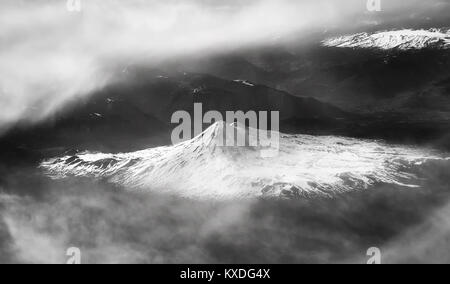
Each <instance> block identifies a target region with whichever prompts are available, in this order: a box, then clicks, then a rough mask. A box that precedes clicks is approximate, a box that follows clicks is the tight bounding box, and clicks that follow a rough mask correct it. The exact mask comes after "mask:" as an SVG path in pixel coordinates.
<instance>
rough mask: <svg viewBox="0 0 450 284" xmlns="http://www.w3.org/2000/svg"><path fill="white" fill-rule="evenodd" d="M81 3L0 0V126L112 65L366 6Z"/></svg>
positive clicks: (246, 41) (47, 106)
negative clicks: (75, 7) (78, 6)
mask: <svg viewBox="0 0 450 284" xmlns="http://www.w3.org/2000/svg"><path fill="white" fill-rule="evenodd" d="M401 2H402V1H389V3H384V2H383V8H384V9H386V10H387V11H389V12H392V13H395V14H396V16H399V14H400V16H399V17H400V18H401V17H402V16H403V17H408V16H409V15H407V13H402V11H403V12H404V11H405V9H406V8H405V7H406V6H405V5H404V4H400V3H401ZM81 3H82V11H81V12H80V13H76V12H69V11H68V10H67V7H66V4H67V3H66V0H38V1H31V0H21V1H18V0H5V1H2V2H1V3H0V41H1V45H0V130H1V129H3V130H4V129H5V128H7V127H9V126H11V125H12V124H14V123H17V122H19V121H22V122H35V121H38V120H40V119H42V118H44V117H46V116H47V115H49V114H50V113H52V112H54V111H55V110H57V109H59V108H61V107H62V106H63V105H65V104H66V103H67V102H69V101H71V100H76V99H77V98H79V97H80V96H85V95H87V94H89V93H92V92H93V91H95V90H96V89H99V88H102V87H103V86H105V85H106V84H109V83H111V82H114V80H117V77H116V74H117V72H116V70H122V69H123V68H125V67H126V66H128V65H130V64H135V63H139V64H147V65H152V64H154V63H155V62H157V61H159V60H164V59H167V58H172V57H176V56H180V57H183V56H189V55H190V54H196V55H198V54H205V55H206V54H208V53H213V52H215V51H219V50H220V51H226V50H233V49H237V48H241V47H248V46H255V45H264V44H269V43H272V42H273V41H274V39H276V38H279V37H280V36H294V35H295V37H298V38H301V37H302V34H303V33H304V32H305V31H311V30H315V29H319V30H320V29H322V28H325V27H345V26H352V27H354V26H355V21H354V17H355V15H364V14H367V10H366V1H365V0H347V1H333V0H321V1H316V0H314V1H312V0H304V1H294V0H277V1H271V0H253V1H239V0H234V1H206V0H189V1H186V0H183V1H180V0H170V1H154V0H153V1H141V0H130V1H117V0H110V1H104V0H102V1H100V0H89V1H86V0H82V1H81ZM417 3H420V2H419V1H410V3H408V4H407V6H408V7H409V6H413V5H415V4H417ZM438 3H440V1H437V0H436V1H431V3H430V1H427V5H426V6H427V7H435V6H436V5H438ZM418 7H419V8H418V9H422V8H423V5H420V6H418ZM368 17H369V18H370V15H368Z"/></svg>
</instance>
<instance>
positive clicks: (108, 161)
mask: <svg viewBox="0 0 450 284" xmlns="http://www.w3.org/2000/svg"><path fill="white" fill-rule="evenodd" d="M224 127H225V126H224V123H216V124H214V125H213V126H211V127H210V128H208V129H207V130H206V131H205V132H204V133H202V134H201V135H199V136H197V137H195V138H194V139H192V140H189V141H186V142H183V143H180V144H178V145H175V146H167V147H158V148H152V149H147V150H143V151H138V152H133V153H121V154H104V153H89V152H85V153H81V154H79V155H75V156H65V157H60V158H54V159H50V160H47V161H44V162H42V164H41V166H40V168H42V169H43V170H44V171H45V172H46V174H47V175H48V176H50V177H51V178H54V179H64V178H67V177H89V178H94V179H102V180H106V181H108V182H110V183H113V184H117V185H120V186H125V187H126V188H129V189H131V190H136V191H142V192H146V191H150V192H158V193H167V194H173V195H177V196H181V197H185V198H192V199H206V200H211V199H212V200H230V199H247V198H259V197H269V198H280V197H281V198H292V199H295V198H309V197H316V196H329V197H332V196H335V195H336V194H339V193H344V192H349V191H354V190H362V189H367V188H369V187H370V186H373V185H375V184H378V183H386V184H395V185H398V186H404V187H417V186H418V184H417V182H418V180H417V177H416V176H415V175H414V174H413V171H412V169H414V168H416V167H422V166H423V165H424V164H425V163H427V162H429V161H431V160H434V161H439V162H443V163H448V158H444V157H443V156H441V155H439V154H436V153H432V152H430V151H426V150H421V149H415V148H409V147H402V146H390V145H386V144H383V143H380V142H377V141H367V140H359V139H352V138H343V137H331V136H325V137H315V136H308V135H281V141H280V153H279V155H278V156H276V157H273V158H262V157H261V156H260V155H259V151H258V149H255V148H254V147H221V146H218V142H217V141H218V137H219V135H220V134H222V133H223V129H224ZM235 127H238V126H235ZM239 130H240V131H242V129H238V131H239ZM446 159H447V160H446Z"/></svg>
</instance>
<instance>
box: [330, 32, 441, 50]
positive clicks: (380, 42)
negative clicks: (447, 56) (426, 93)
mask: <svg viewBox="0 0 450 284" xmlns="http://www.w3.org/2000/svg"><path fill="white" fill-rule="evenodd" d="M322 44H323V45H324V46H327V47H339V48H374V49H382V50H391V49H398V50H417V49H424V48H440V49H447V48H450V30H445V29H429V30H412V29H404V30H395V31H381V32H375V33H359V34H353V35H345V36H339V37H334V38H330V39H327V40H325V41H323V42H322Z"/></svg>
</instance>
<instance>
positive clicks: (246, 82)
mask: <svg viewBox="0 0 450 284" xmlns="http://www.w3.org/2000/svg"><path fill="white" fill-rule="evenodd" d="M234 82H236V83H241V84H243V85H246V86H248V87H254V86H255V85H254V84H252V83H250V82H249V81H247V80H234Z"/></svg>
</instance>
